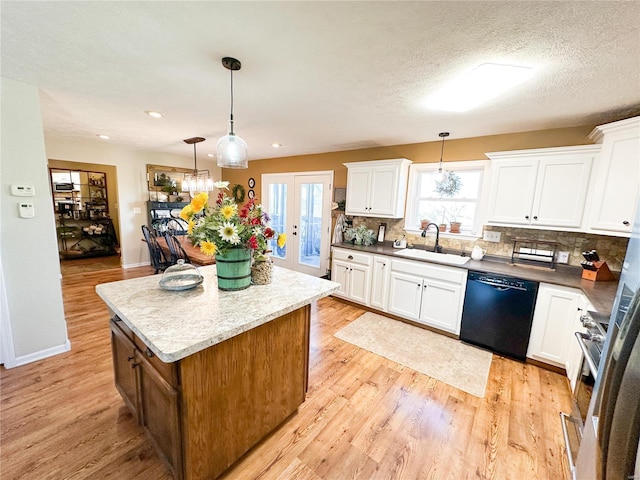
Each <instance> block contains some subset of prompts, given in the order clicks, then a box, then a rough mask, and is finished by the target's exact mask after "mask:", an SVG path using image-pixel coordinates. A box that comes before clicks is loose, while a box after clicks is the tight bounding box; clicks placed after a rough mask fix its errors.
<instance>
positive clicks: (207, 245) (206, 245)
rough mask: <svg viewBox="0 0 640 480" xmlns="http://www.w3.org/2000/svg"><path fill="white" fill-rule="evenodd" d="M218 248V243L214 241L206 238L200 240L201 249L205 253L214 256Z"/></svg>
mask: <svg viewBox="0 0 640 480" xmlns="http://www.w3.org/2000/svg"><path fill="white" fill-rule="evenodd" d="M217 250H218V247H216V244H215V243H213V242H207V241H206V240H204V241H202V242H200V251H201V252H202V253H204V254H205V255H209V256H210V257H213V256H214V255H215V254H216V251H217Z"/></svg>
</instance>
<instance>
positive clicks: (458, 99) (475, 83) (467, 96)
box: [426, 63, 533, 112]
mask: <svg viewBox="0 0 640 480" xmlns="http://www.w3.org/2000/svg"><path fill="white" fill-rule="evenodd" d="M531 75H533V69H532V68H529V67H518V66H515V65H498V64H496V63H484V64H482V65H480V66H479V67H476V68H475V69H473V70H471V71H470V72H468V73H466V74H465V75H462V76H461V77H458V78H456V79H455V80H453V81H452V82H451V83H450V84H448V85H446V86H445V87H444V88H442V89H441V90H439V91H437V92H436V93H434V94H433V95H431V96H430V97H429V98H428V99H427V102H426V106H427V108H428V109H430V110H446V111H450V112H466V111H467V110H471V109H472V108H474V107H477V106H478V105H480V104H481V103H484V102H486V101H487V100H489V99H491V98H494V97H497V96H498V95H500V94H501V93H503V92H506V91H507V90H509V89H510V88H512V87H515V86H516V85H518V84H520V83H522V82H524V81H525V80H527V79H528V78H529V77H531Z"/></svg>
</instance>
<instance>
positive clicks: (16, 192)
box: [11, 185, 36, 197]
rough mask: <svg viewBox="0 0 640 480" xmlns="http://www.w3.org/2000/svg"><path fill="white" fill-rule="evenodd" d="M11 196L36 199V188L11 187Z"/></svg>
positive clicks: (29, 186)
mask: <svg viewBox="0 0 640 480" xmlns="http://www.w3.org/2000/svg"><path fill="white" fill-rule="evenodd" d="M11 195H13V196H14V197H35V196H36V187H34V186H33V185H11Z"/></svg>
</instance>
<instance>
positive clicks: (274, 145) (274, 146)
mask: <svg viewBox="0 0 640 480" xmlns="http://www.w3.org/2000/svg"><path fill="white" fill-rule="evenodd" d="M271 146H272V147H273V148H280V147H281V146H282V145H281V144H279V143H272V144H271Z"/></svg>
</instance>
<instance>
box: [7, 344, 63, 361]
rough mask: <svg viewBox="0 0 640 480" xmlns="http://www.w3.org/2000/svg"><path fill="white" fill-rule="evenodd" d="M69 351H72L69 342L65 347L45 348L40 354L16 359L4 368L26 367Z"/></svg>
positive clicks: (36, 353)
mask: <svg viewBox="0 0 640 480" xmlns="http://www.w3.org/2000/svg"><path fill="white" fill-rule="evenodd" d="M69 350H71V342H70V341H69V340H67V341H66V342H65V343H64V345H56V346H55V347H51V348H45V349H44V350H40V351H39V352H33V353H29V354H27V355H22V356H20V357H15V358H14V359H13V361H12V362H5V365H4V366H5V367H6V368H12V367H19V366H21V365H26V364H27V363H32V362H37V361H38V360H42V359H45V358H48V357H53V356H54V355H59V354H61V353H65V352H68V351H69Z"/></svg>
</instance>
